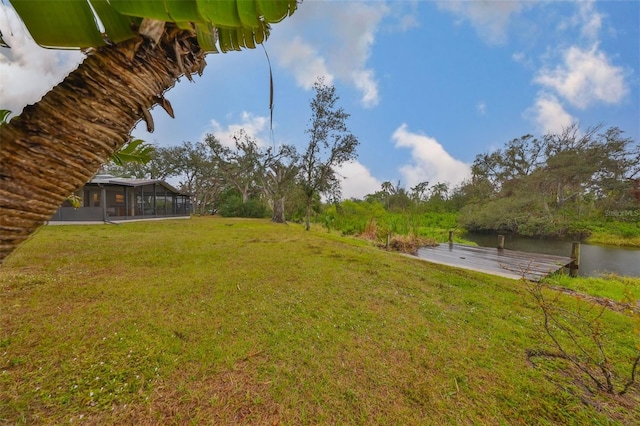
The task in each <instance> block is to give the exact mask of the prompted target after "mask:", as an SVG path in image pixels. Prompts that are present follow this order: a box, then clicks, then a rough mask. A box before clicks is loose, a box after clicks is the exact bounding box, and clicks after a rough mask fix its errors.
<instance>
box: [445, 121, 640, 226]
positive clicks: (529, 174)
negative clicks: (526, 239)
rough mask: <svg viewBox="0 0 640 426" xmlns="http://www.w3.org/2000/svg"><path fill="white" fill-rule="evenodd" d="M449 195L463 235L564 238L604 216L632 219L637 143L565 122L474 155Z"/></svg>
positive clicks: (639, 204)
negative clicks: (503, 233)
mask: <svg viewBox="0 0 640 426" xmlns="http://www.w3.org/2000/svg"><path fill="white" fill-rule="evenodd" d="M456 197H457V198H458V199H459V200H461V201H462V202H461V204H462V208H461V210H460V221H461V224H462V225H463V226H464V227H465V228H467V229H468V230H471V231H493V230H498V231H507V232H517V233H519V234H522V235H531V236H564V235H569V234H581V233H583V232H587V233H588V229H587V226H586V225H588V224H589V223H594V222H602V221H603V220H607V218H610V217H609V216H613V214H612V213H618V212H628V213H629V214H628V215H624V214H620V215H616V216H618V217H616V218H615V220H616V221H624V220H625V219H627V220H629V221H631V220H635V221H637V220H638V218H639V217H640V210H638V209H639V208H640V145H638V144H637V143H634V141H633V140H632V139H631V138H628V137H625V135H624V132H623V131H622V130H620V129H619V128H617V127H609V128H604V126H603V125H597V126H593V127H589V128H587V129H586V130H581V129H580V128H579V126H578V125H577V124H573V125H571V126H569V127H567V128H565V129H563V130H562V131H561V132H558V133H548V134H546V135H545V136H543V137H542V138H541V139H538V138H536V137H534V136H532V135H529V134H527V135H524V136H522V137H520V138H517V139H513V140H511V141H509V142H507V143H506V144H505V146H504V147H503V148H501V149H498V150H496V151H494V152H491V153H484V154H479V155H477V156H476V158H475V161H474V162H473V164H472V166H471V178H470V179H469V180H468V181H467V182H465V183H463V184H462V185H461V186H460V187H459V188H457V189H456ZM610 219H611V218H610Z"/></svg>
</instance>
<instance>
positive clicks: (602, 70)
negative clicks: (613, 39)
mask: <svg viewBox="0 0 640 426" xmlns="http://www.w3.org/2000/svg"><path fill="white" fill-rule="evenodd" d="M535 82H536V83H538V84H540V85H542V86H543V87H545V88H547V89H552V90H554V91H555V92H556V93H557V94H558V95H559V96H562V97H563V98H564V99H566V100H567V101H568V102H569V103H571V104H572V105H574V106H576V107H578V108H581V109H584V108H587V107H588V106H590V105H592V104H593V103H596V102H604V103H607V104H615V103H618V102H620V101H621V100H622V99H623V98H624V96H625V95H626V94H627V92H628V88H627V86H626V84H625V81H624V72H623V69H622V68H621V67H617V66H614V65H612V64H611V63H610V62H609V59H608V58H607V56H606V55H605V53H604V52H601V51H599V50H598V47H597V45H596V46H594V47H592V48H591V49H589V50H582V49H580V48H579V47H576V46H572V47H570V48H569V49H567V50H566V51H565V52H564V55H563V63H562V64H560V65H559V66H557V67H556V68H555V69H553V70H550V69H547V68H544V69H542V70H541V71H540V72H539V73H538V75H537V76H536V78H535Z"/></svg>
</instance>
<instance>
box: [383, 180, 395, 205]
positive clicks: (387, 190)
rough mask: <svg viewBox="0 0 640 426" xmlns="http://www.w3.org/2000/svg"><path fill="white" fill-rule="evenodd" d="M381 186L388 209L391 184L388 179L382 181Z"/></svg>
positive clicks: (392, 190)
mask: <svg viewBox="0 0 640 426" xmlns="http://www.w3.org/2000/svg"><path fill="white" fill-rule="evenodd" d="M381 187H382V192H383V193H384V196H385V200H386V205H387V210H389V207H390V204H389V201H390V199H391V194H393V193H394V188H393V184H392V183H391V182H389V181H385V182H382V185H381Z"/></svg>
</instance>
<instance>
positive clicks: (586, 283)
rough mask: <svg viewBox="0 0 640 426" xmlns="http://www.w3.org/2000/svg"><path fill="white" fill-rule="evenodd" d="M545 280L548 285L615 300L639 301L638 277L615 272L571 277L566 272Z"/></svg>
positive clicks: (639, 285)
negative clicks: (597, 275)
mask: <svg viewBox="0 0 640 426" xmlns="http://www.w3.org/2000/svg"><path fill="white" fill-rule="evenodd" d="M546 282H547V283H548V284H550V285H554V286H559V287H564V288H568V289H570V290H574V291H577V292H580V293H584V294H588V295H590V296H596V297H603V298H606V299H611V300H614V301H616V302H625V303H626V302H638V301H640V278H633V277H622V276H619V275H616V274H609V275H603V276H601V277H575V278H572V277H570V276H568V275H566V274H558V275H553V276H551V277H548V278H547V279H546Z"/></svg>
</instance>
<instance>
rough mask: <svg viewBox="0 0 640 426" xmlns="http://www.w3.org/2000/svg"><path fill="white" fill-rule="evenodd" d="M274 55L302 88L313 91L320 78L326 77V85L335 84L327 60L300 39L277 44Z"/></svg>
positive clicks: (295, 38)
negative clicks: (314, 84)
mask: <svg viewBox="0 0 640 426" xmlns="http://www.w3.org/2000/svg"><path fill="white" fill-rule="evenodd" d="M273 53H274V56H275V57H276V58H277V59H278V63H279V64H280V66H282V67H284V68H288V69H289V70H290V71H291V73H292V74H293V76H294V77H295V79H296V82H297V84H298V85H299V86H301V87H302V88H304V89H306V90H309V89H311V88H312V87H313V83H315V81H316V80H317V79H318V77H320V76H323V77H324V81H325V83H326V84H328V85H330V84H333V75H332V74H331V73H330V72H329V70H328V69H327V65H326V63H325V59H324V58H323V57H322V56H320V54H319V53H318V51H317V50H316V49H314V48H313V46H311V45H310V44H309V43H307V42H305V41H303V40H302V39H301V38H300V37H294V38H293V40H291V41H288V42H283V43H278V44H275V48H274V49H273Z"/></svg>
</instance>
